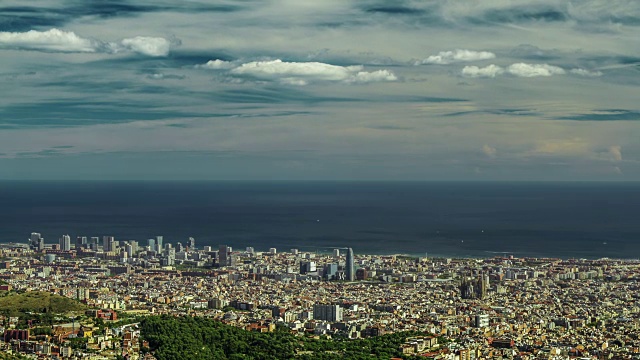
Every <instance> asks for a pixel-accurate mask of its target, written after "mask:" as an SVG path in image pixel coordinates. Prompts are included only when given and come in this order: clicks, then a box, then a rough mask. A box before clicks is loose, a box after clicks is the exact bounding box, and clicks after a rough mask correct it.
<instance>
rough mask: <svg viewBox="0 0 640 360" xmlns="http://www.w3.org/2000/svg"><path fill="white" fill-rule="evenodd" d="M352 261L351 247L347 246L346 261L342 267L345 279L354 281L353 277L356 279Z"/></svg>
mask: <svg viewBox="0 0 640 360" xmlns="http://www.w3.org/2000/svg"><path fill="white" fill-rule="evenodd" d="M353 262H354V259H353V249H352V248H348V249H347V263H346V265H345V269H344V273H345V280H347V281H355V279H356V271H355V267H354V265H353Z"/></svg>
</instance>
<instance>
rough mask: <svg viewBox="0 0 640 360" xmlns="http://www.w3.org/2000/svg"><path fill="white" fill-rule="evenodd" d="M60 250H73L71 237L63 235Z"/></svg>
mask: <svg viewBox="0 0 640 360" xmlns="http://www.w3.org/2000/svg"><path fill="white" fill-rule="evenodd" d="M60 250H62V251H69V250H71V236H69V235H62V237H61V238H60Z"/></svg>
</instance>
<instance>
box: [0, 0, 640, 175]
mask: <svg viewBox="0 0 640 360" xmlns="http://www.w3.org/2000/svg"><path fill="white" fill-rule="evenodd" d="M639 26H640V3H637V2H634V1H627V0H618V1H602V0H588V1H557V0H555V1H550V0H546V1H535V2H534V1H528V0H527V1H522V2H518V3H517V4H513V3H512V2H509V1H502V0H491V1H483V2H477V1H472V0H462V1H457V2H444V1H401V2H394V3H386V2H382V1H370V0H367V1H323V2H321V3H308V2H295V1H290V0H273V1H267V2H257V1H244V2H241V3H238V2H226V1H217V2H211V1H187V2H175V1H167V0H163V1H146V0H145V1H135V2H134V1H126V0H121V1H111V2H108V3H100V4H97V3H96V4H87V3H85V2H81V1H75V0H44V1H41V2H39V3H37V4H29V5H24V4H23V3H22V2H19V1H16V0H8V1H4V2H3V4H2V5H1V6H0V79H1V81H2V82H3V84H4V86H3V88H4V91H2V96H1V97H0V179H5V180H22V179H43V180H70V179H80V180H100V179H102V180H418V181H422V180H426V181H448V180H478V181H494V180H498V181H517V180H536V181H539V180H542V181H575V180H580V181H640V143H639V142H638V140H637V139H638V137H639V136H640V131H639V128H638V121H639V120H640V108H639V107H638V105H637V88H638V85H640V54H639V53H638V52H639V51H640V46H639V45H640V44H639V43H638V40H637V33H638V30H639V29H638V27H639ZM7 89H9V91H7Z"/></svg>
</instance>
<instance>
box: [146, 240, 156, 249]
mask: <svg viewBox="0 0 640 360" xmlns="http://www.w3.org/2000/svg"><path fill="white" fill-rule="evenodd" d="M147 246H148V247H149V251H153V252H155V251H156V250H157V248H156V239H147Z"/></svg>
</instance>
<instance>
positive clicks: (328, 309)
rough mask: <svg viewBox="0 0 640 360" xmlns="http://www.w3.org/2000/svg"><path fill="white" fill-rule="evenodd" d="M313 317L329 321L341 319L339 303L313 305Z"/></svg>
mask: <svg viewBox="0 0 640 360" xmlns="http://www.w3.org/2000/svg"><path fill="white" fill-rule="evenodd" d="M313 318H314V319H315V320H324V321H330V322H339V321H342V308H341V307H340V305H326V304H315V305H313Z"/></svg>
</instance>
